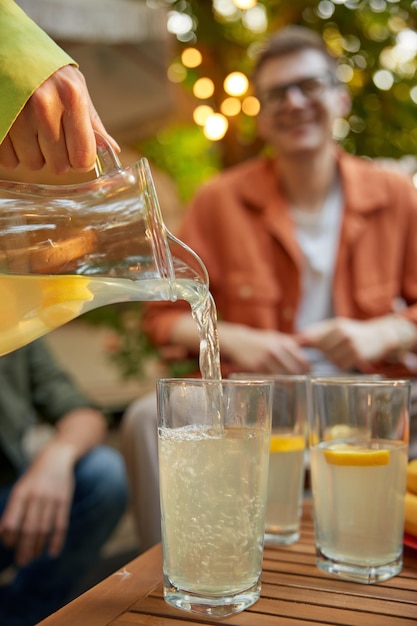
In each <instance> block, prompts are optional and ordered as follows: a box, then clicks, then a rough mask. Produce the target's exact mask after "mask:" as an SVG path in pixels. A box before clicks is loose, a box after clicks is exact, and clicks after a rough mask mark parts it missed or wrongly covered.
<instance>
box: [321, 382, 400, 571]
mask: <svg viewBox="0 0 417 626" xmlns="http://www.w3.org/2000/svg"><path fill="white" fill-rule="evenodd" d="M310 390H311V404H310V412H309V419H310V464H311V481H312V493H313V506H314V523H315V538H316V554H317V566H318V567H319V568H320V569H321V570H323V571H325V572H327V573H329V574H335V575H337V576H340V577H341V578H345V579H347V580H351V581H355V582H359V583H375V582H379V581H382V580H386V579H388V578H391V577H392V576H395V575H396V574H398V573H399V572H400V571H401V568H402V550H403V532H404V496H405V489H406V468H407V461H408V432H409V403H410V383H409V382H408V381H402V380H381V381H376V380H373V381H371V380H360V379H356V380H355V379H345V380H344V379H343V378H333V379H330V378H329V379H325V378H316V379H314V378H313V379H312V380H311V383H310Z"/></svg>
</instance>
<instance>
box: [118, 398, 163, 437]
mask: <svg viewBox="0 0 417 626" xmlns="http://www.w3.org/2000/svg"><path fill="white" fill-rule="evenodd" d="M157 425H158V415H157V406H156V395H155V394H154V393H152V394H149V395H147V396H145V397H144V398H140V399H139V400H136V401H135V402H132V404H130V405H129V406H128V408H127V409H126V411H125V413H124V415H123V418H122V423H121V432H122V438H123V440H124V441H125V442H126V441H127V442H128V441H131V440H132V438H136V437H138V436H139V437H140V438H142V436H143V435H142V434H143V432H146V431H147V430H148V429H149V428H151V429H152V430H155V432H156V430H157Z"/></svg>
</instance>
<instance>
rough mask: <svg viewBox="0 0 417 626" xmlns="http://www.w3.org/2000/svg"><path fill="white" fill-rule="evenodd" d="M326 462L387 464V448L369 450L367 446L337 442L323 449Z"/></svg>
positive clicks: (360, 464) (357, 464)
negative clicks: (358, 446)
mask: <svg viewBox="0 0 417 626" xmlns="http://www.w3.org/2000/svg"><path fill="white" fill-rule="evenodd" d="M324 457H325V459H326V461H327V463H330V464H331V465H350V466H361V467H363V466H371V465H388V463H389V459H390V451H389V450H370V449H369V448H355V447H354V446H350V445H348V444H343V443H341V444H339V445H337V446H333V447H332V448H329V449H327V450H325V451H324Z"/></svg>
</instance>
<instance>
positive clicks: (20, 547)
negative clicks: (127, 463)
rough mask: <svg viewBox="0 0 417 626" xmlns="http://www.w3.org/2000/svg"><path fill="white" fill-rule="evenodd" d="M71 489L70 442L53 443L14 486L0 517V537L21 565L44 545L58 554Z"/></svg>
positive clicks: (31, 558)
mask: <svg viewBox="0 0 417 626" xmlns="http://www.w3.org/2000/svg"><path fill="white" fill-rule="evenodd" d="M73 492H74V453H73V450H72V448H71V446H68V445H62V444H60V443H52V444H50V445H47V446H46V448H45V449H44V450H43V451H42V452H40V454H39V455H38V457H36V459H35V461H34V462H33V464H32V465H31V467H30V468H29V469H28V471H27V472H26V473H25V474H24V475H23V476H22V478H21V479H20V480H19V481H18V482H17V483H16V485H15V486H14V488H13V490H12V492H11V495H10V497H9V500H8V502H7V506H6V508H5V510H4V512H3V516H2V518H1V520H0V537H1V538H2V540H3V541H4V543H5V544H6V545H7V546H8V547H9V548H14V550H15V554H16V557H15V558H16V562H17V564H18V565H20V566H24V565H26V564H27V563H29V562H30V561H32V560H33V559H35V558H36V557H38V556H39V555H40V554H41V553H42V552H43V551H44V550H45V549H47V550H48V552H49V554H50V555H51V556H57V555H58V554H59V553H60V551H61V549H62V546H63V544H64V541H65V537H66V532H67V528H68V520H69V512H70V508H71V503H72V498H73Z"/></svg>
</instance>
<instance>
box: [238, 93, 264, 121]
mask: <svg viewBox="0 0 417 626" xmlns="http://www.w3.org/2000/svg"><path fill="white" fill-rule="evenodd" d="M260 110H261V103H260V102H259V100H258V98H255V96H247V97H246V98H245V99H244V100H243V102H242V111H243V112H244V113H245V114H246V115H250V116H251V117H255V116H256V115H258V113H259V111H260Z"/></svg>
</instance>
